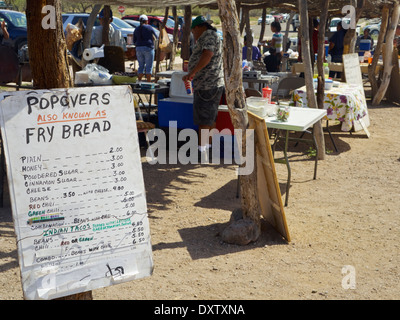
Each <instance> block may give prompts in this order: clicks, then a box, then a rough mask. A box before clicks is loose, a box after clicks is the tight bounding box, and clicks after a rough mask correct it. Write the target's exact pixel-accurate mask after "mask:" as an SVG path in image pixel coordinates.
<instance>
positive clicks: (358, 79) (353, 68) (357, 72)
mask: <svg viewBox="0 0 400 320" xmlns="http://www.w3.org/2000/svg"><path fill="white" fill-rule="evenodd" d="M343 68H344V73H345V75H346V82H347V83H350V84H357V85H359V86H361V87H363V88H364V86H363V82H362V75H361V68H360V61H359V60H358V54H357V53H350V54H344V55H343Z"/></svg>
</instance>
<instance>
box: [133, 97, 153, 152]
mask: <svg viewBox="0 0 400 320" xmlns="http://www.w3.org/2000/svg"><path fill="white" fill-rule="evenodd" d="M133 104H134V107H135V111H136V110H137V112H138V113H139V119H138V120H136V127H137V131H138V133H140V132H143V133H144V135H145V138H146V142H147V147H148V148H149V151H150V155H151V157H152V158H154V154H153V150H152V149H151V147H150V141H149V137H148V136H147V132H148V131H149V130H152V129H154V128H155V127H156V126H155V124H154V123H151V122H147V121H143V117H142V112H141V111H140V107H139V103H138V102H137V100H136V99H135V98H133Z"/></svg>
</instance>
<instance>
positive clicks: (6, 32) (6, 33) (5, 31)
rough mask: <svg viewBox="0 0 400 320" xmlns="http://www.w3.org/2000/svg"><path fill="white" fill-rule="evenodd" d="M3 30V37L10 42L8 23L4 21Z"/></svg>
mask: <svg viewBox="0 0 400 320" xmlns="http://www.w3.org/2000/svg"><path fill="white" fill-rule="evenodd" d="M1 30H3V36H4V39H5V40H8V39H9V38H10V34H9V33H8V31H7V28H6V22H5V21H4V20H3V22H2V23H1Z"/></svg>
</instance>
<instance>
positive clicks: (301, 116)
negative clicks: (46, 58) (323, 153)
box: [265, 107, 326, 207]
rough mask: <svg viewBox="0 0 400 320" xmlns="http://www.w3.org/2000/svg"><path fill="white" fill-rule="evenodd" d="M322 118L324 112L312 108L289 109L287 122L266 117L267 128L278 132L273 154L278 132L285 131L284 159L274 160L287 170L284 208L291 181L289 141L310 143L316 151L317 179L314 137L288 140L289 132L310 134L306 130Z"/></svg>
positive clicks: (273, 117) (316, 146) (276, 137)
mask: <svg viewBox="0 0 400 320" xmlns="http://www.w3.org/2000/svg"><path fill="white" fill-rule="evenodd" d="M324 116H326V110H321V109H312V108H296V107H292V108H290V116H289V118H288V121H286V122H282V121H279V120H277V118H276V116H272V117H266V118H265V122H266V124H267V128H274V129H277V130H278V132H277V133H276V136H275V141H274V143H273V152H275V145H276V143H277V142H278V140H279V138H280V131H286V135H285V147H284V149H283V154H284V159H274V162H276V163H283V164H286V166H287V170H288V178H287V184H286V200H285V207H286V206H287V205H288V200H289V187H290V180H291V169H290V164H289V159H288V156H287V148H288V143H289V140H295V141H303V142H310V141H312V142H313V144H314V146H315V149H316V151H317V154H316V157H315V165H314V180H315V179H316V178H317V165H318V152H319V151H318V145H317V143H316V140H315V137H314V135H312V137H313V139H312V140H309V139H301V138H290V137H289V132H290V131H300V132H308V133H310V134H312V132H310V131H308V130H307V129H308V128H310V127H311V126H313V125H314V124H315V123H316V122H318V121H319V120H321V119H322V118H323V117H324Z"/></svg>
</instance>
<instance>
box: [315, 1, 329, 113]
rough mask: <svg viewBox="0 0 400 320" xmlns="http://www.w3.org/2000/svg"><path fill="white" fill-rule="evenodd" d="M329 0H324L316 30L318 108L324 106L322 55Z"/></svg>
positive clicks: (323, 54) (323, 52) (323, 55)
mask: <svg viewBox="0 0 400 320" xmlns="http://www.w3.org/2000/svg"><path fill="white" fill-rule="evenodd" d="M329 3H330V0H326V1H325V2H324V4H323V7H322V10H321V16H320V21H319V30H318V53H319V54H318V61H317V67H318V89H317V105H318V108H319V109H323V108H324V97H325V75H324V57H325V31H326V21H327V20H328V9H329Z"/></svg>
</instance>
